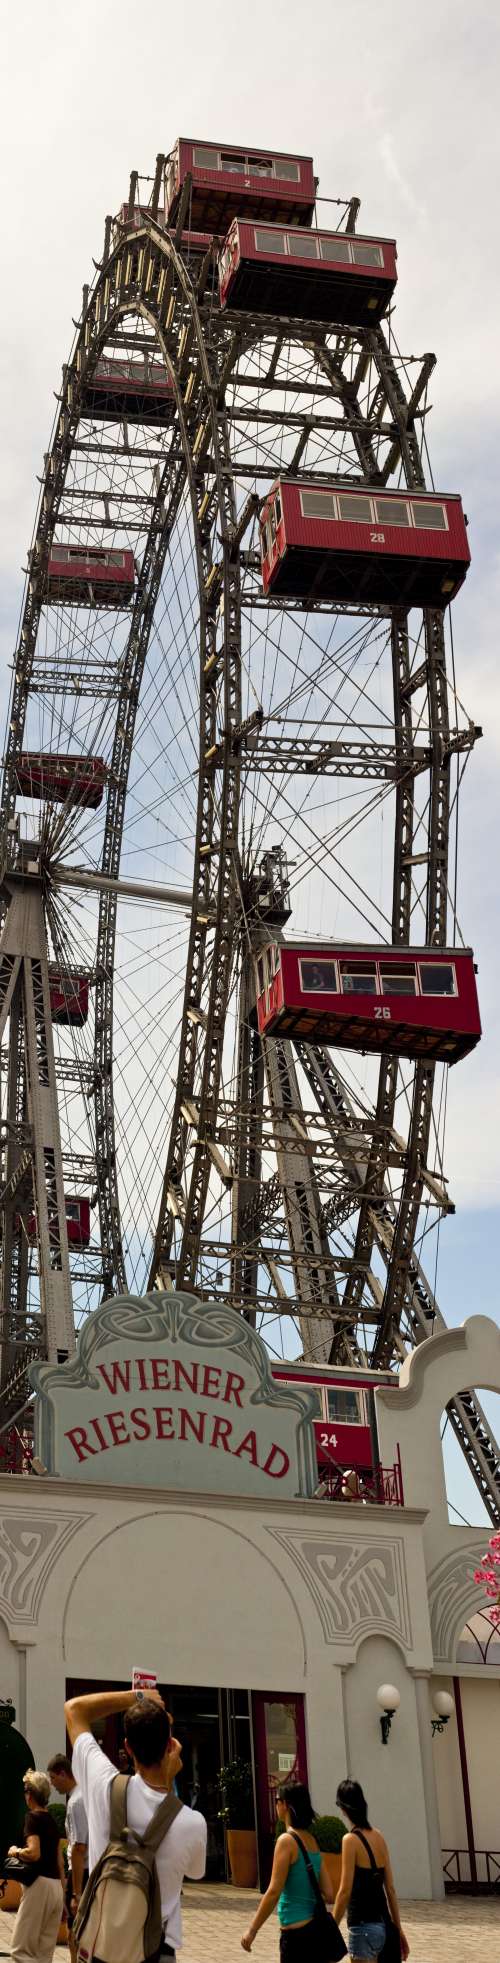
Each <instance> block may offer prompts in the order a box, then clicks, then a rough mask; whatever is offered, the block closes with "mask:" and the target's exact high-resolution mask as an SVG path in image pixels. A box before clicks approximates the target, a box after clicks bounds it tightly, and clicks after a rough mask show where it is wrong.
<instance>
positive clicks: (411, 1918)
mask: <svg viewBox="0 0 500 1963" xmlns="http://www.w3.org/2000/svg"><path fill="white" fill-rule="evenodd" d="M256 1899H257V1898H256V1896H255V1894H253V1893H248V1892H247V1890H246V1889H240V1888H204V1887H202V1886H201V1885H200V1886H198V1887H196V1886H189V1884H188V1886H187V1887H186V1889H185V1893H184V1947H183V1950H182V1963H238V1959H239V1958H242V1957H243V1954H244V1952H243V1950H242V1949H241V1948H240V1936H241V1934H242V1932H243V1930H244V1929H246V1928H247V1927H248V1923H249V1921H250V1917H251V1915H252V1913H253V1910H254V1909H255V1903H256ZM403 1920H404V1927H405V1929H406V1932H407V1936H408V1940H409V1943H410V1952H411V1959H412V1963H486V1959H488V1963H500V1901H498V1902H496V1901H492V1900H490V1899H486V1900H483V1899H481V1898H480V1899H479V1900H477V1901H472V1900H470V1899H468V1898H467V1897H463V1896H461V1897H460V1898H458V1897H457V1898H456V1899H451V1900H449V1901H447V1902H442V1903H441V1902H405V1904H404V1909H403ZM13 1921H14V1917H13V1916H12V1915H5V1914H4V1915H2V1916H1V1918H0V1956H2V1955H4V1956H5V1955H6V1954H8V1950H9V1942H10V1932H11V1930H12V1925H13ZM252 1955H254V1956H255V1959H256V1963H259V1959H260V1963H278V1940H277V1925H276V1920H275V1918H273V1920H272V1921H271V1922H268V1923H267V1924H266V1927H265V1929H262V1930H261V1934H260V1936H258V1937H257V1941H256V1944H255V1949H254V1950H253V1951H252ZM67 1958H68V1951H67V1950H65V1949H58V1950H57V1951H56V1963H67Z"/></svg>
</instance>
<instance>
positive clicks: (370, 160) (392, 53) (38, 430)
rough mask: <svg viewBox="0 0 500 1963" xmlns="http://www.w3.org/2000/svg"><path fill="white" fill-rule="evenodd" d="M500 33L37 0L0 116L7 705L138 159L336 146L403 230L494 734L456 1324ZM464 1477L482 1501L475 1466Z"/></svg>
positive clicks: (443, 476) (494, 674)
mask: <svg viewBox="0 0 500 1963" xmlns="http://www.w3.org/2000/svg"><path fill="white" fill-rule="evenodd" d="M499 42H500V16H499V14H498V11H497V10H496V9H495V8H494V7H493V6H492V5H491V4H490V5H487V4H485V0H475V5H474V6H473V7H470V6H468V7H466V6H465V5H464V4H463V0H441V4H440V5H439V6H438V7H436V5H435V0H420V3H419V5H418V7H411V8H410V7H408V6H406V7H405V6H404V5H401V0H378V4H377V6H374V5H373V4H369V0H350V4H349V6H343V7H342V8H340V6H339V5H338V0H313V6H312V7H311V8H307V7H305V6H304V5H303V4H300V5H299V4H298V0H286V4H285V3H284V0H274V5H273V6H272V7H270V6H269V0H265V3H264V0H253V5H252V6H251V7H249V6H248V5H247V4H242V0H212V5H211V7H210V8H208V7H206V6H204V5H201V4H200V0H191V6H190V7H187V6H184V7H182V8H176V9H174V8H167V7H165V5H164V4H160V0H149V5H148V7H147V9H144V10H142V9H138V8H137V6H136V5H134V6H132V4H130V0H121V4H120V5H119V6H118V4H117V0H99V4H96V0H88V4H87V6H86V8H85V9H81V8H77V7H76V6H75V5H74V0H73V4H72V0H50V5H49V4H47V0H38V4H37V5H34V4H33V0H31V4H26V0H18V4H16V6H15V7H13V6H11V7H10V8H9V11H8V19H7V20H6V23H5V27H4V48H3V54H4V63H3V77H4V79H3V90H4V99H3V102H2V104H1V115H0V152H1V154H2V164H3V172H2V181H3V197H2V269H3V275H4V306H3V314H2V334H1V357H0V358H1V372H0V393H1V422H2V462H1V524H0V568H1V573H2V600H1V621H0V631H1V654H0V664H1V665H0V715H1V714H2V713H4V712H5V703H6V690H7V685H8V665H7V664H8V663H9V661H10V660H11V658H12V651H13V646H14V645H15V639H14V637H15V630H16V622H17V617H18V613H19V607H20V602H21V596H22V572H21V568H22V567H23V565H25V564H26V551H27V547H28V544H29V539H30V535H31V530H32V525H33V519H34V512H35V496H36V491H37V485H36V474H37V472H38V471H39V470H40V468H41V462H42V456H43V452H44V450H45V449H46V447H47V441H48V435H49V430H50V425H51V422H52V418H53V414H54V409H55V403H54V392H55V391H56V390H57V387H58V381H59V377H60V370H61V365H62V362H63V361H64V360H65V358H66V355H67V352H68V349H69V345H70V343H71V339H72V333H73V327H72V321H73V318H76V317H77V316H78V312H79V306H80V299H81V288H82V284H83V282H84V281H86V280H88V278H89V276H91V273H92V261H93V259H97V258H99V256H100V252H101V249H102V241H103V233H104V219H105V216H106V213H107V212H113V211H115V210H116V209H117V207H118V205H119V204H120V203H121V201H122V200H123V199H124V198H125V197H126V195H127V191H128V182H129V175H130V171H131V169H132V168H133V167H137V168H138V169H139V170H140V171H141V172H144V173H148V172H151V173H152V172H153V170H154V163H155V157H156V154H157V152H158V151H159V150H162V151H166V150H168V149H169V148H170V147H171V144H172V143H173V141H174V140H175V137H176V136H177V135H179V134H186V135H189V134H192V135H195V136H198V137H199V138H202V139H203V138H205V139H209V138H214V137H215V138H217V137H218V138H219V139H220V140H222V141H224V142H227V143H231V142H232V141H233V142H240V143H242V142H249V143H251V144H253V145H255V146H258V145H262V146H263V147H272V146H275V147H279V146H281V147H283V148H284V149H288V150H292V151H293V149H294V148H296V149H297V150H299V151H301V152H306V153H307V152H309V151H312V152H313V154H314V160H315V168H316V171H317V173H318V175H319V178H320V196H321V195H323V196H324V197H327V196H331V197H346V198H347V197H350V196H351V195H353V194H356V195H358V196H359V197H360V198H361V201H362V204H361V217H360V226H361V227H362V229H363V230H364V231H368V232H370V231H373V232H379V233H382V234H387V235H389V236H395V237H396V238H397V241H398V254H399V259H398V266H399V288H398V308H397V317H396V332H397V338H398V341H399V345H400V347H402V348H403V349H404V351H405V353H414V354H416V355H421V354H422V353H423V352H424V350H427V349H432V350H433V351H435V353H436V354H437V357H438V366H437V369H436V370H435V372H434V375H433V378H432V384H431V390H430V400H431V401H432V405H433V410H432V415H431V417H430V418H429V442H430V448H431V456H432V463H433V470H434V478H435V483H436V486H437V487H438V488H440V489H443V490H461V492H462V495H463V498H464V504H465V509H466V511H467V513H468V517H469V524H470V533H469V536H470V544H471V550H472V569H471V573H470V575H469V578H468V580H467V583H466V587H465V589H464V591H463V593H462V595H461V596H460V597H459V600H458V603H457V605H456V607H455V610H454V634H455V652H456V661H457V676H458V690H459V694H460V696H461V699H462V701H463V702H464V703H465V705H466V708H467V710H468V712H469V713H470V715H471V716H472V718H473V720H474V722H476V723H479V724H481V725H482V727H483V730H484V735H483V738H482V741H481V743H479V744H478V745H477V746H476V750H475V753H474V755H473V757H472V759H471V761H470V763H469V765H468V769H467V772H466V775H465V780H464V789H463V793H462V797H461V806H460V843H461V850H460V888H459V912H460V920H461V925H462V930H463V932H464V936H465V940H466V942H467V943H469V944H472V945H473V946H474V949H475V953H476V958H477V960H478V962H479V983H478V985H479V990H480V1000H481V1007H482V1013H483V1022H484V1030H485V1033H484V1038H483V1042H482V1044H481V1046H480V1048H479V1049H478V1050H476V1051H475V1053H474V1056H473V1057H472V1058H470V1059H469V1060H468V1062H467V1063H466V1064H464V1065H463V1066H460V1069H459V1070H457V1072H456V1073H453V1074H452V1081H451V1085H450V1098H449V1122H448V1140H447V1171H448V1175H449V1180H450V1192H451V1195H452V1197H453V1199H454V1200H455V1202H456V1206H457V1213H456V1216H455V1217H453V1218H451V1219H449V1220H448V1221H445V1222H444V1223H443V1226H442V1229H441V1234H440V1241H439V1259H438V1281H437V1292H438V1298H439V1301H440V1304H441V1307H442V1309H443V1312H444V1314H445V1316H446V1318H447V1320H448V1321H449V1322H459V1321H461V1320H462V1319H463V1317H464V1315H465V1314H469V1313H471V1311H473V1310H474V1309H480V1310H482V1312H485V1311H486V1312H487V1313H489V1314H492V1315H495V1316H498V1283H497V1260H496V1248H497V1244H498V1229H499V1225H500V1207H499V1198H500V1186H499V1177H498V1173H499V1166H498V1135H499V1130H500V1128H499V1126H498V1108H499V1105H498V1092H499V1084H498V1076H499V1072H498V1043H497V1040H496V1025H495V1015H496V1009H497V1001H498V987H497V974H498V966H499V957H500V946H499V933H498V856H499V853H498V838H499V829H498V825H499V815H500V814H499V809H498V779H499V772H498V765H499V750H500V683H499V662H498V634H497V619H498V585H499V546H498V523H497V502H496V501H495V500H498V471H497V468H496V466H497V459H498V454H499V429H498V422H499V401H498V391H497V388H496V382H497V366H496V363H495V361H494V349H495V340H496V336H497V332H498V326H497V324H498V317H499V301H500V294H499V254H498V246H497V241H496V232H497V212H498V165H499V150H500V134H499V119H498V111H497V96H498V80H499V74H498V71H499ZM326 214H327V207H326V206H325V208H324V214H323V215H324V217H325V218H326ZM321 215H322V214H321V207H320V217H321ZM432 1278H434V1277H432ZM457 1493H458V1495H459V1497H458V1500H457V1503H460V1495H461V1497H462V1500H463V1503H464V1506H465V1499H464V1492H463V1490H462V1487H461V1485H460V1481H459V1487H457Z"/></svg>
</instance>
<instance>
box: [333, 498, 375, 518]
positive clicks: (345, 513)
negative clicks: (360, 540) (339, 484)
mask: <svg viewBox="0 0 500 1963" xmlns="http://www.w3.org/2000/svg"><path fill="white" fill-rule="evenodd" d="M338 505H339V513H340V517H341V518H348V519H349V523H350V524H351V525H371V522H372V507H371V499H370V498H365V497H363V496H362V495H361V496H360V497H351V496H350V495H349V494H347V495H344V493H342V496H339V500H338Z"/></svg>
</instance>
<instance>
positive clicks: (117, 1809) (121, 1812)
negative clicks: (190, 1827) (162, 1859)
mask: <svg viewBox="0 0 500 1963" xmlns="http://www.w3.org/2000/svg"><path fill="white" fill-rule="evenodd" d="M131 1777H132V1775H131V1773H128V1772H117V1775H116V1779H113V1784H112V1787H111V1806H110V1813H109V1838H110V1840H121V1837H122V1834H123V1833H124V1832H125V1828H126V1825H127V1791H128V1787H129V1785H130V1779H131ZM181 1811H182V1800H181V1799H177V1795H176V1793H165V1798H164V1799H162V1801H161V1805H160V1806H157V1808H156V1813H153V1818H152V1820H150V1822H149V1827H146V1832H145V1833H144V1834H138V1833H136V1831H135V1828H134V1827H132V1828H131V1832H132V1833H133V1835H134V1840H136V1841H137V1842H138V1845H139V1847H150V1848H151V1849H152V1852H153V1854H157V1852H158V1848H159V1846H160V1843H161V1841H162V1840H164V1837H165V1834H167V1833H168V1830H169V1827H171V1826H172V1822H173V1820H175V1819H176V1817H177V1814H178V1813H180V1812H181Z"/></svg>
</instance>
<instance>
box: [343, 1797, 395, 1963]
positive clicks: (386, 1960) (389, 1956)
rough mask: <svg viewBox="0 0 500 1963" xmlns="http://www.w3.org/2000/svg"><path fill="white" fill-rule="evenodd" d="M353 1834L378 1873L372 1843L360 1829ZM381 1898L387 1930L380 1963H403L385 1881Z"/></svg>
mask: <svg viewBox="0 0 500 1963" xmlns="http://www.w3.org/2000/svg"><path fill="white" fill-rule="evenodd" d="M352 1832H353V1833H355V1834H357V1837H358V1840H361V1841H362V1843H363V1847H366V1852H367V1854H368V1855H369V1857H370V1867H371V1868H375V1871H377V1863H376V1860H375V1855H374V1853H373V1850H372V1848H371V1847H370V1842H369V1841H368V1840H365V1836H364V1834H363V1833H362V1832H361V1828H360V1827H353V1828H352ZM380 1897H381V1901H380V1919H381V1922H383V1924H384V1928H385V1943H384V1947H383V1949H381V1950H380V1953H379V1957H378V1963H401V1937H400V1934H399V1929H398V1927H397V1923H396V1922H393V1920H392V1915H390V1914H389V1908H388V1904H387V1897H386V1892H385V1888H384V1883H383V1881H381V1882H380Z"/></svg>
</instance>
